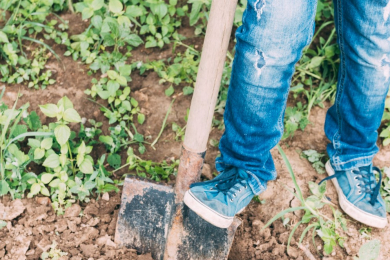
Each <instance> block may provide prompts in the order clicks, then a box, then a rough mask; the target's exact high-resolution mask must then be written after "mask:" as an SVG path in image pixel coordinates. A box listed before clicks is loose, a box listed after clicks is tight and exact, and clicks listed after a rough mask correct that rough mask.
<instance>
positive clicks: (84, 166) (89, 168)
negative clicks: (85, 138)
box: [79, 159, 93, 174]
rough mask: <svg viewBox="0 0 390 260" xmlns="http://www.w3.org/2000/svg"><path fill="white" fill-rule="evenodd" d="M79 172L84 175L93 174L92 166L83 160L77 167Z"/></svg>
mask: <svg viewBox="0 0 390 260" xmlns="http://www.w3.org/2000/svg"><path fill="white" fill-rule="evenodd" d="M79 168H80V171H81V172H82V173H85V174H91V173H93V165H92V162H91V161H90V160H88V159H84V161H83V162H82V163H81V164H80V166H79Z"/></svg>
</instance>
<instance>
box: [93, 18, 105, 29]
mask: <svg viewBox="0 0 390 260" xmlns="http://www.w3.org/2000/svg"><path fill="white" fill-rule="evenodd" d="M91 24H92V25H93V26H94V27H95V28H96V29H98V30H101V29H102V25H103V19H102V17H101V16H100V15H94V16H93V17H92V19H91Z"/></svg>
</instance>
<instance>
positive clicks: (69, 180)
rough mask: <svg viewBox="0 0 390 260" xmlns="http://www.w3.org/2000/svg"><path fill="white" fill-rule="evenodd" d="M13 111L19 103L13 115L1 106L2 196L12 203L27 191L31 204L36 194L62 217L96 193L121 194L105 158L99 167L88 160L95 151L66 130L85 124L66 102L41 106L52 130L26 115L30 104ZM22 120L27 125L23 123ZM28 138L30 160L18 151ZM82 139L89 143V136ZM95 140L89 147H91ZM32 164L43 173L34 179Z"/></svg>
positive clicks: (26, 155) (64, 98)
mask: <svg viewBox="0 0 390 260" xmlns="http://www.w3.org/2000/svg"><path fill="white" fill-rule="evenodd" d="M3 93H4V90H3ZM15 107H16V102H15V104H14V106H13V108H11V109H9V108H8V107H7V106H6V105H4V104H2V105H1V106H0V127H1V133H2V135H1V139H0V144H1V153H0V170H1V179H0V196H1V195H5V194H7V193H10V194H11V196H12V197H13V198H22V197H23V196H24V192H25V191H29V193H28V195H27V197H29V198H31V197H33V196H35V195H38V194H41V195H44V196H50V197H51V199H52V206H53V208H54V210H56V211H57V212H58V213H60V214H61V213H63V210H64V207H68V206H70V205H71V204H72V203H73V202H75V201H76V200H80V201H89V198H88V197H89V196H90V195H91V194H92V191H95V192H97V193H99V194H100V193H104V192H107V191H112V190H118V188H117V187H116V186H115V182H114V181H113V180H112V179H110V178H109V176H110V175H111V174H110V173H109V172H108V171H107V170H106V169H105V168H104V166H103V163H104V161H105V155H103V156H102V157H101V158H100V159H99V160H98V161H97V163H95V161H94V160H93V158H92V157H91V156H90V153H91V152H92V149H93V147H92V146H90V145H86V142H84V140H83V139H82V138H80V137H79V138H76V133H75V132H72V131H71V129H70V127H69V126H68V125H69V124H70V123H80V122H81V118H80V116H79V114H78V113H77V111H76V110H75V109H74V108H73V104H72V102H71V101H70V100H69V99H68V98H67V97H63V98H61V99H60V100H59V101H58V103H57V104H56V105H55V104H46V105H42V106H40V109H41V111H42V112H43V113H44V114H45V115H46V116H47V117H51V118H55V119H56V121H55V122H53V123H50V124H49V125H42V124H41V122H40V119H39V117H38V116H37V114H36V113H35V112H33V113H31V114H28V112H27V108H28V104H26V105H23V106H22V107H21V108H19V109H15ZM22 118H23V119H24V120H23V121H24V122H25V124H22V123H21V119H22ZM95 126H96V124H95ZM26 137H34V138H28V141H27V144H28V146H29V147H30V149H29V151H28V154H26V153H25V152H24V151H23V150H22V149H21V145H20V142H21V141H23V140H24V139H25V138H26ZM81 137H86V134H85V131H82V135H81ZM92 138H93V137H92V136H90V137H88V138H87V139H86V141H87V142H89V143H92V142H91V139H92ZM31 162H34V163H35V164H37V165H40V166H42V167H44V169H45V170H44V171H43V172H40V173H39V174H36V173H34V172H33V171H31V169H30V166H29V165H30V163H31Z"/></svg>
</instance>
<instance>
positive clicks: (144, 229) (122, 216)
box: [115, 175, 241, 260]
mask: <svg viewBox="0 0 390 260" xmlns="http://www.w3.org/2000/svg"><path fill="white" fill-rule="evenodd" d="M177 211H179V212H180V214H176V213H177ZM177 218H180V222H181V223H182V225H181V228H182V230H181V232H180V234H179V236H180V238H179V240H180V242H179V245H178V246H177V250H176V252H175V253H174V256H171V257H169V258H168V259H177V260H190V259H193V260H195V259H196V260H198V259H199V260H201V259H202V260H208V259H210V260H211V259H213V260H214V259H218V260H222V259H227V257H228V254H229V250H230V247H231V244H232V242H233V238H234V233H235V232H236V229H237V227H238V226H239V225H240V223H241V221H240V220H239V219H237V218H236V219H235V220H234V222H233V224H232V225H231V226H230V227H229V228H228V229H221V228H217V227H215V226H213V225H211V224H209V223H208V222H206V221H204V220H203V219H202V218H200V217H199V216H198V215H197V214H195V213H194V212H193V211H191V210H190V209H189V208H188V207H187V206H185V205H184V204H183V203H179V204H177V205H175V193H174V190H173V187H171V186H169V185H163V184H158V183H155V182H151V181H146V180H144V179H141V178H137V177H134V176H130V175H128V176H127V177H126V180H125V183H124V186H123V193H122V201H121V207H120V210H119V215H118V222H117V225H116V232H115V242H116V243H117V244H118V245H121V246H126V247H128V248H134V249H136V250H137V251H138V252H139V253H141V254H146V253H151V255H152V257H153V259H155V260H162V259H164V251H165V248H166V243H167V236H168V234H169V232H170V229H171V226H172V223H173V221H175V220H176V221H177ZM165 259H167V258H165Z"/></svg>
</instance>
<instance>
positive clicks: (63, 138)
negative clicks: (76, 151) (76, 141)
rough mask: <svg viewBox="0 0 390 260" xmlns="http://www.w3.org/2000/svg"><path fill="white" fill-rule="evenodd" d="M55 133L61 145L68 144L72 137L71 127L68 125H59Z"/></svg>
mask: <svg viewBox="0 0 390 260" xmlns="http://www.w3.org/2000/svg"><path fill="white" fill-rule="evenodd" d="M54 135H55V137H56V140H57V142H58V143H59V144H60V145H63V144H66V142H67V141H68V140H69V137H70V129H69V127H68V126H67V125H58V126H57V127H56V128H55V129H54Z"/></svg>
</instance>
